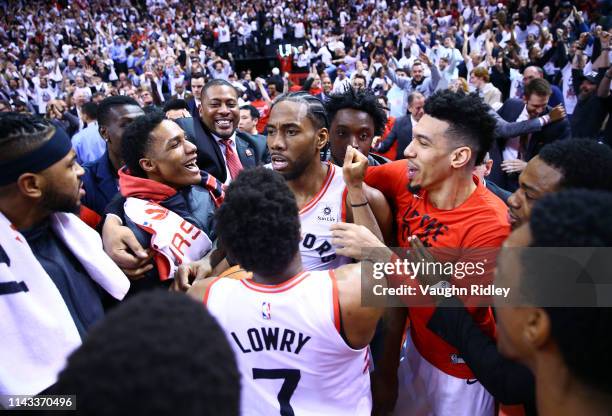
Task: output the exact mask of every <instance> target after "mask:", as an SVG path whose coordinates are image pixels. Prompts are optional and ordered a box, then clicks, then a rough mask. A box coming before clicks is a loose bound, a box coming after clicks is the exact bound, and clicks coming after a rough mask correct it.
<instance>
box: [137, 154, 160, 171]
mask: <svg viewBox="0 0 612 416" xmlns="http://www.w3.org/2000/svg"><path fill="white" fill-rule="evenodd" d="M138 164H139V165H140V168H141V169H142V170H144V171H145V172H146V173H149V172H153V171H154V170H155V169H156V168H157V164H156V163H155V161H153V160H152V159H147V158H144V157H143V158H142V159H140V160H139V161H138Z"/></svg>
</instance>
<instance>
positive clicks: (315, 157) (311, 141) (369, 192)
mask: <svg viewBox="0 0 612 416" xmlns="http://www.w3.org/2000/svg"><path fill="white" fill-rule="evenodd" d="M328 126H329V123H328V119H327V113H326V111H325V107H324V106H323V104H322V102H321V101H320V100H319V99H318V98H315V97H313V96H312V95H309V94H306V93H303V92H298V93H292V94H287V95H284V96H281V97H280V98H279V99H277V100H276V101H275V102H274V104H273V105H272V109H271V110H270V118H269V119H268V125H267V129H268V148H269V149H270V156H271V160H272V163H271V166H272V169H274V170H275V171H277V172H279V173H280V174H281V175H282V176H283V177H284V178H285V180H286V181H287V184H288V185H289V189H291V191H292V192H293V195H294V196H295V199H296V200H297V204H298V208H299V210H300V221H301V223H302V241H301V243H300V252H301V254H302V263H303V264H304V267H305V268H306V269H307V270H326V269H329V268H336V267H338V266H340V265H342V264H345V263H348V262H349V259H348V258H347V257H343V256H337V255H336V253H335V248H334V246H333V244H332V243H331V231H330V229H329V226H330V225H331V224H335V223H337V222H342V221H344V222H353V223H355V224H359V225H364V226H365V227H367V228H368V229H369V230H370V231H372V232H373V233H374V234H376V235H378V236H379V237H384V238H385V239H388V238H390V236H391V233H392V230H391V220H392V217H391V215H392V214H391V210H390V208H389V206H388V204H387V201H386V200H385V198H384V196H383V195H382V193H381V192H380V191H378V190H376V189H373V188H370V187H368V186H367V185H362V181H363V178H362V177H359V178H358V182H357V183H354V181H352V180H351V179H349V178H348V177H347V175H348V176H349V177H350V176H351V175H350V172H351V171H353V170H363V169H364V167H363V164H364V163H365V164H367V163H368V160H367V158H366V157H365V156H364V155H363V154H361V153H359V151H358V150H357V149H356V148H353V147H352V146H348V147H347V150H346V153H345V155H344V166H345V168H344V175H343V172H342V168H339V167H338V166H336V165H334V164H332V163H329V162H328V163H321V161H320V159H319V155H320V151H321V149H323V148H324V147H325V146H326V145H327V142H328V140H329V130H328ZM379 226H380V230H381V231H382V235H381V233H380V232H379Z"/></svg>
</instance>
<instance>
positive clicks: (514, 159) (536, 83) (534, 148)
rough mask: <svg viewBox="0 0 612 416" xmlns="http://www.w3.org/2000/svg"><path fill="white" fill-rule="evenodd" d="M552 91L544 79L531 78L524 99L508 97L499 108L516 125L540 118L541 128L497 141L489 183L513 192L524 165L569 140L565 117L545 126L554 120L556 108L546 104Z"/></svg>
mask: <svg viewBox="0 0 612 416" xmlns="http://www.w3.org/2000/svg"><path fill="white" fill-rule="evenodd" d="M551 93H552V92H551V88H550V84H549V83H548V81H546V80H545V79H541V78H538V79H534V80H532V81H531V82H529V84H527V85H526V86H525V98H524V99H523V100H520V99H518V98H510V99H509V100H507V101H506V102H505V103H504V105H503V106H502V107H501V108H500V109H499V111H498V113H499V115H500V116H501V117H502V118H503V119H504V120H506V121H507V122H519V121H524V120H530V119H535V118H538V117H539V118H540V120H541V122H542V123H543V127H542V129H541V130H540V131H537V132H534V133H531V134H523V135H520V136H517V137H507V138H499V139H497V140H496V141H495V143H494V144H493V147H492V148H491V159H493V170H492V172H491V175H490V178H489V179H490V180H491V181H493V182H495V183H496V184H497V185H499V186H500V187H502V188H503V189H507V190H509V191H511V192H514V191H515V190H516V188H517V187H518V175H519V174H520V173H521V172H522V171H523V169H525V166H526V165H527V162H528V161H529V160H530V159H531V158H533V157H534V156H536V155H537V154H538V153H539V152H540V149H541V148H542V147H543V146H545V145H547V144H549V143H552V142H554V141H556V140H564V139H569V138H570V137H571V130H570V124H569V121H568V120H567V118H565V117H563V118H562V119H561V120H560V121H558V122H554V123H551V124H548V123H549V121H550V120H551V119H557V116H558V114H557V112H558V111H563V109H562V108H561V110H559V107H555V109H551V108H550V107H548V105H547V103H548V100H549V98H550V95H551Z"/></svg>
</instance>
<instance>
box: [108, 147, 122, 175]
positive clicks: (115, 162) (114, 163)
mask: <svg viewBox="0 0 612 416" xmlns="http://www.w3.org/2000/svg"><path fill="white" fill-rule="evenodd" d="M108 158H109V159H110V162H111V167H112V168H113V172H114V173H115V174H116V173H117V171H118V170H119V169H121V167H122V166H123V161H122V160H121V158H120V157H119V156H117V155H114V154H113V152H111V151H109V152H108Z"/></svg>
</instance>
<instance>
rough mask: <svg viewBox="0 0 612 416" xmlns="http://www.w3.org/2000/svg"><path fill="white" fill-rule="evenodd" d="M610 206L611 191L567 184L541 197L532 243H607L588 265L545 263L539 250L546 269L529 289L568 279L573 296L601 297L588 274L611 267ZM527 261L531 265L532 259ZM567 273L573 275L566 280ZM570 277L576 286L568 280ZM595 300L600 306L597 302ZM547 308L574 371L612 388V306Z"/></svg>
mask: <svg viewBox="0 0 612 416" xmlns="http://www.w3.org/2000/svg"><path fill="white" fill-rule="evenodd" d="M610 212H612V193H610V192H605V191H594V190H584V189H572V190H565V191H561V192H556V193H553V194H550V195H547V196H545V197H544V198H542V199H541V200H539V201H537V202H536V204H535V206H534V208H533V211H532V214H531V219H530V221H529V224H530V228H531V234H532V243H531V246H534V247H571V249H569V250H571V251H572V253H575V251H576V247H602V249H601V250H594V251H591V250H590V251H589V253H590V256H591V257H590V262H589V263H588V264H587V266H581V265H578V264H577V263H576V262H573V265H572V264H570V263H569V262H568V261H567V258H566V257H564V258H562V259H561V261H555V260H558V259H553V261H552V262H550V263H549V264H542V263H543V260H542V252H538V253H537V256H538V257H539V258H537V259H535V261H533V262H532V263H536V262H537V263H539V266H540V270H538V271H537V274H535V278H534V279H531V280H532V281H537V282H538V283H537V284H534V283H533V282H531V283H529V282H522V285H525V283H527V285H529V286H530V287H529V288H526V289H527V290H529V291H530V292H531V293H532V294H533V295H534V296H541V297H545V296H547V295H549V294H550V292H551V288H555V287H560V286H562V285H563V286H565V287H572V288H574V289H575V290H571V291H569V290H567V289H566V292H569V293H568V295H567V296H568V297H569V298H570V301H574V302H575V301H576V300H575V299H576V297H580V296H581V295H584V294H587V295H590V299H596V298H597V296H596V295H595V287H594V286H593V285H592V284H588V281H587V280H585V278H586V279H588V278H593V277H594V276H593V275H594V274H601V272H602V270H603V273H609V267H608V265H609V264H610V260H609V256H607V250H609V249H608V248H607V247H611V246H612V216H610ZM559 250H560V249H558V248H555V249H554V252H555V253H557V252H559ZM533 257H535V256H533ZM562 261H564V262H565V263H568V264H569V267H573V268H574V270H570V271H569V272H568V271H567V270H566V269H568V268H569V267H568V266H567V265H565V264H562V265H559V263H561V262H562ZM523 263H525V260H524V259H523ZM593 265H595V266H593ZM523 267H524V269H525V271H528V267H529V263H527V264H526V265H525V264H524V266H523ZM523 274H525V273H523ZM577 276H580V278H579V280H576V277H577ZM564 278H566V279H567V280H566V281H564V280H563V279H564ZM570 279H571V281H570ZM567 282H569V284H572V285H573V286H568V284H567ZM577 283H578V284H577ZM538 291H539V292H540V295H538V293H537V292H538ZM588 291H590V292H591V293H588ZM533 292H536V293H533ZM559 292H560V293H561V291H559ZM579 292H583V293H579ZM587 299H588V298H587ZM593 302H594V301H593ZM580 305H583V303H580ZM590 305H592V306H594V305H595V303H592V304H590ZM545 310H546V313H547V314H548V316H549V318H550V322H551V333H552V337H553V338H554V340H555V342H556V343H557V345H558V346H559V350H560V351H561V355H562V357H563V360H564V361H565V364H566V365H567V367H568V368H569V370H570V372H571V373H572V374H574V375H575V376H576V377H577V378H578V379H580V380H581V381H582V382H583V383H585V384H586V385H589V386H592V387H593V388H595V389H597V390H599V391H601V392H606V393H607V392H610V391H612V379H610V374H609V369H610V368H611V367H612V355H610V350H612V332H611V331H610V326H611V325H612V308H605V307H546V308H545Z"/></svg>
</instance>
